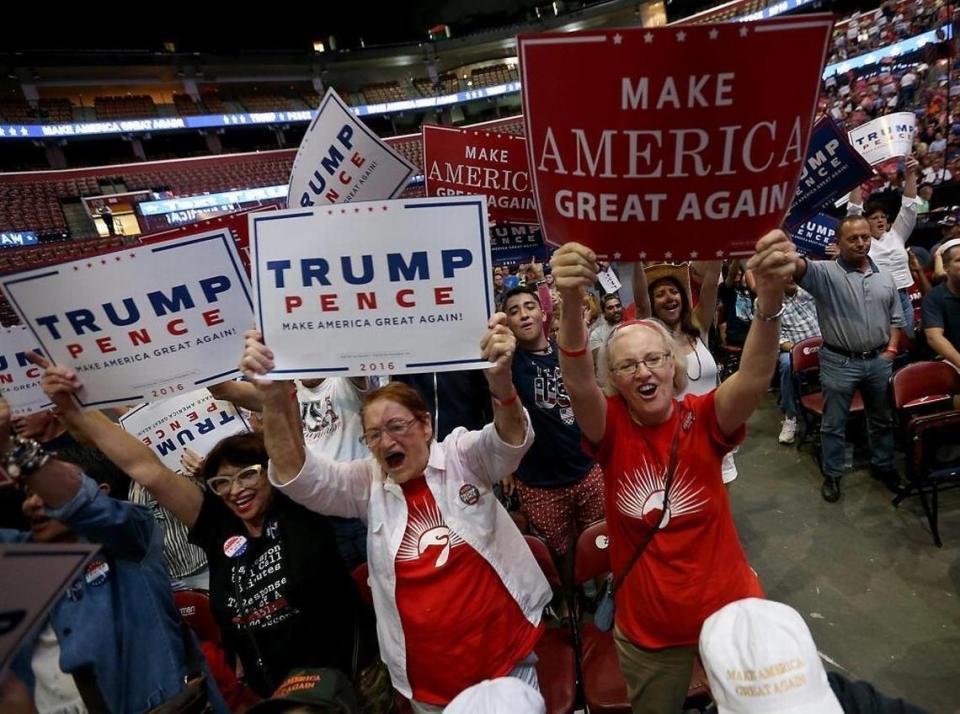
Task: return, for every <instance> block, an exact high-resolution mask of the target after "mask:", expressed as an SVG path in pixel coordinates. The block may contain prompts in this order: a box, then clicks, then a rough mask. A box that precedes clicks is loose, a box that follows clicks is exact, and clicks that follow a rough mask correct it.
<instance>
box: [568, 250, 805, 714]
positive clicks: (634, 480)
mask: <svg viewBox="0 0 960 714" xmlns="http://www.w3.org/2000/svg"><path fill="white" fill-rule="evenodd" d="M795 258H796V252H795V251H794V248H793V244H792V243H791V242H790V241H789V240H788V239H787V237H786V236H785V235H784V234H783V233H782V232H780V231H774V232H772V233H768V234H767V235H766V236H764V237H763V238H762V239H761V240H760V241H759V242H758V243H757V245H756V253H755V254H754V256H753V257H752V258H751V259H750V268H751V269H752V270H753V272H754V275H755V277H756V280H757V294H758V301H757V309H756V312H755V315H754V319H753V324H752V326H751V327H750V332H749V334H748V336H747V340H746V344H745V345H744V349H743V357H742V360H741V364H740V370H739V371H738V372H737V373H736V374H734V375H733V376H732V377H730V379H728V380H727V381H726V382H724V383H723V384H721V385H720V386H719V387H717V388H716V389H711V390H710V391H709V392H708V393H706V394H702V395H698V394H690V393H687V394H686V395H685V396H683V397H681V395H682V394H684V390H685V389H686V387H687V380H688V374H687V369H686V368H687V351H688V349H689V348H688V347H686V346H685V345H684V344H683V343H682V342H679V341H678V340H677V339H676V338H675V336H674V335H673V334H672V331H671V330H670V328H669V326H667V325H665V324H664V323H663V322H661V321H660V320H657V319H651V318H646V319H640V320H633V321H630V322H624V323H620V324H619V325H618V326H617V327H616V328H615V329H614V330H613V332H611V333H610V336H609V338H608V339H607V342H606V344H605V346H604V347H603V348H602V349H601V350H600V353H599V354H598V357H597V359H598V361H599V366H600V371H599V373H600V377H601V380H602V381H603V382H604V384H605V386H604V388H603V390H602V391H601V387H600V386H599V385H598V384H597V380H596V378H595V376H594V374H595V373H594V364H593V356H592V354H591V351H590V349H589V345H588V338H587V333H586V330H585V329H584V325H583V320H581V319H580V317H579V313H580V311H579V309H577V308H579V306H580V304H581V302H582V299H583V298H582V294H583V290H584V289H590V287H592V286H593V283H594V281H595V280H596V275H597V259H596V255H594V253H593V252H592V251H591V250H590V249H588V248H586V247H585V246H583V245H580V244H578V243H568V244H566V245H564V246H563V247H561V248H560V249H559V250H557V252H556V253H554V256H553V259H552V261H551V264H552V266H553V274H554V275H555V276H556V283H557V287H558V289H559V290H560V293H561V295H562V298H563V304H564V306H565V307H569V308H570V309H569V311H568V310H566V309H565V310H564V313H563V316H562V319H561V325H560V339H559V341H558V344H559V350H560V368H561V369H562V370H563V377H564V383H565V384H566V387H567V392H568V393H569V395H570V401H571V405H572V406H573V413H574V416H575V418H576V420H577V425H578V426H579V427H580V430H581V432H582V433H583V438H584V442H585V444H586V445H588V448H589V451H590V452H591V453H592V455H594V456H595V457H596V459H597V463H599V464H600V466H601V468H602V469H603V473H604V479H605V498H606V504H605V513H606V519H607V525H608V528H609V535H610V561H611V565H612V569H613V588H612V589H613V591H614V603H615V605H616V611H615V616H614V617H613V622H612V624H613V625H614V640H615V642H616V647H617V654H618V657H619V660H620V668H621V670H622V671H623V675H624V679H625V680H626V683H627V693H628V695H629V697H630V701H631V705H632V708H633V712H634V713H635V714H661V713H662V712H677V711H680V709H681V708H682V706H683V702H684V699H685V697H686V692H687V686H688V684H689V682H690V675H691V671H692V668H693V662H694V658H695V657H696V653H697V642H698V638H699V634H700V628H701V625H702V624H703V621H704V619H706V618H707V617H708V616H709V615H711V614H712V613H713V612H714V611H716V610H718V609H720V608H721V607H723V606H724V605H726V604H727V603H729V602H732V601H733V600H739V599H742V598H745V597H763V592H762V590H761V589H760V583H759V581H758V578H757V575H756V573H754V572H753V570H752V569H751V568H750V566H749V564H748V563H747V559H746V556H745V555H744V552H743V548H742V547H741V545H740V541H739V538H738V537H737V531H736V526H735V524H734V522H733V516H732V515H731V512H730V502H729V500H728V498H727V492H726V489H725V488H724V486H723V481H722V478H721V473H720V469H721V466H720V464H721V460H722V458H723V456H724V454H725V453H727V452H728V451H730V449H732V448H733V447H734V446H736V445H737V444H739V443H740V442H741V441H742V440H743V438H744V436H745V430H744V424H745V422H746V421H747V419H748V418H749V417H750V415H751V414H752V413H753V411H754V409H755V408H756V407H757V405H758V404H759V403H760V400H761V399H762V398H763V395H764V394H765V393H766V390H767V385H768V384H769V383H770V378H771V377H772V376H773V370H774V367H775V366H776V362H777V347H778V343H779V325H780V322H779V318H780V314H781V313H782V312H783V310H782V304H783V303H782V301H783V294H784V285H785V281H786V279H787V277H788V276H789V275H791V274H792V271H793V267H794V260H795ZM678 306H679V301H677V307H678ZM639 312H640V311H639V310H638V313H639ZM606 612H608V613H609V608H607V609H606ZM600 613H601V611H600V610H598V616H599V615H600ZM598 620H599V617H598Z"/></svg>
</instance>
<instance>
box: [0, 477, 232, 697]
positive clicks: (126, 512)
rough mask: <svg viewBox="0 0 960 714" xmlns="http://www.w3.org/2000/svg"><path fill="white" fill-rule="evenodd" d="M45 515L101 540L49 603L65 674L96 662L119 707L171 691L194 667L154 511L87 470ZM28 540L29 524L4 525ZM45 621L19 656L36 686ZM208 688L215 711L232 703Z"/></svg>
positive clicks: (7, 537) (2, 532) (4, 535)
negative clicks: (34, 661)
mask: <svg viewBox="0 0 960 714" xmlns="http://www.w3.org/2000/svg"><path fill="white" fill-rule="evenodd" d="M46 515H47V516H49V517H50V518H53V519H56V520H58V521H61V522H63V523H65V524H67V525H68V526H69V527H70V529H71V530H73V531H74V532H75V533H77V534H79V535H80V536H81V537H83V538H85V539H86V540H89V541H90V542H93V543H99V544H101V545H102V546H103V548H102V549H101V550H100V551H99V552H98V553H97V554H96V555H95V556H94V558H93V560H91V562H90V564H89V565H88V566H87V567H86V569H85V572H84V573H83V574H82V575H81V576H80V577H79V578H78V579H77V580H76V581H74V583H73V584H72V585H71V586H70V587H69V588H68V589H67V592H66V593H64V595H63V597H61V598H60V600H59V601H58V602H57V603H56V604H55V605H54V606H53V609H52V610H51V611H50V623H51V624H52V626H53V630H54V632H55V633H56V635H57V641H58V642H59V645H60V669H61V670H63V671H64V672H65V673H67V674H74V673H77V672H80V671H83V670H85V669H92V672H93V675H94V677H95V678H96V683H97V686H98V687H99V689H100V693H101V695H102V697H103V701H104V703H105V704H106V705H107V707H108V709H109V711H110V712H112V713H114V714H119V713H121V712H122V713H124V714H125V713H126V712H143V711H145V710H148V709H150V708H152V707H155V706H158V705H159V704H162V703H163V702H165V701H167V700H168V699H170V698H171V697H173V696H174V695H175V694H177V693H178V692H179V691H180V690H181V689H182V688H183V684H184V680H185V677H186V675H187V673H188V672H187V664H186V657H185V654H184V646H183V638H182V636H181V633H180V625H179V622H180V615H179V613H178V612H177V609H176V607H175V606H174V602H173V597H172V594H171V590H170V578H169V575H168V574H167V569H166V566H165V565H164V561H163V532H162V530H161V529H160V528H159V527H158V526H157V523H156V521H155V520H154V518H153V514H152V513H151V512H150V510H149V509H147V508H144V507H142V506H136V505H134V504H132V503H128V502H126V501H119V500H117V499H114V498H110V497H109V496H107V495H106V494H104V493H103V492H102V491H101V490H100V489H99V488H98V487H97V484H96V482H94V481H93V480H92V479H90V478H89V477H87V476H83V480H82V483H81V486H80V488H79V490H78V491H77V493H76V495H75V496H74V497H73V498H72V499H71V500H70V501H69V502H68V503H66V504H64V505H63V506H62V507H60V508H47V509H46ZM29 541H30V533H29V532H23V531H14V530H8V529H0V542H5V543H17V542H19V543H25V542H29ZM42 625H43V623H41V624H40V627H38V628H37V630H36V631H35V632H34V633H33V634H32V636H31V637H32V639H28V640H27V642H26V643H25V645H24V646H23V647H22V648H21V650H20V652H19V653H18V655H17V657H16V659H15V660H14V663H13V671H14V673H15V674H16V675H17V676H18V677H19V678H20V679H21V680H22V681H23V682H24V683H25V684H26V686H27V687H28V688H29V689H30V691H32V690H33V687H34V676H33V671H32V669H31V657H32V653H33V645H34V642H35V641H36V638H37V637H38V636H39V634H40V632H41V631H42ZM198 656H199V657H200V658H201V659H202V655H201V654H199V653H198ZM208 681H210V678H209V676H208ZM210 695H211V701H212V702H213V704H214V708H215V709H216V710H217V711H223V712H226V711H228V709H227V707H226V705H225V704H224V703H223V700H222V698H221V697H220V694H219V692H218V691H217V689H216V686H215V685H212V684H211V685H210Z"/></svg>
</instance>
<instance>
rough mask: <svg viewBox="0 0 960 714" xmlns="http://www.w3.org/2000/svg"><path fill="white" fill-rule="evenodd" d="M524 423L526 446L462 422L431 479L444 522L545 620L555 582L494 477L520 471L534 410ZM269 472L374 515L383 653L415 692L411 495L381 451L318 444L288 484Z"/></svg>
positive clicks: (436, 454) (300, 492)
mask: <svg viewBox="0 0 960 714" xmlns="http://www.w3.org/2000/svg"><path fill="white" fill-rule="evenodd" d="M524 423H525V433H524V440H523V443H522V444H520V445H519V446H512V445H510V444H507V443H506V442H505V441H503V440H502V439H501V438H500V436H499V435H498V434H497V431H496V428H495V427H494V425H493V424H487V425H486V426H485V427H484V428H483V429H481V430H480V431H467V430H466V429H464V428H463V427H458V428H456V429H454V430H453V432H451V433H450V435H449V436H447V438H446V439H444V440H443V441H442V442H441V443H439V444H438V443H436V442H433V443H432V444H431V445H430V457H429V460H428V462H427V469H426V471H425V472H424V478H425V479H426V480H427V486H428V487H429V488H430V492H431V493H432V494H433V497H434V500H435V501H436V503H437V507H438V508H439V509H440V513H441V515H442V516H443V520H444V523H446V525H447V526H448V527H449V528H450V529H451V530H453V531H455V532H456V533H457V534H458V535H459V536H460V537H461V538H463V539H464V540H465V541H466V542H467V543H468V544H469V545H470V546H471V547H472V548H473V549H474V550H475V551H476V552H477V553H478V554H479V555H480V556H481V557H482V558H483V559H484V560H486V561H487V562H488V563H489V564H490V566H491V567H492V568H493V570H494V571H495V572H496V573H497V575H498V576H499V577H500V579H501V580H502V581H503V584H504V586H505V587H506V589H507V591H508V592H509V593H510V595H511V596H512V597H513V599H514V600H515V601H516V603H517V605H518V606H519V607H520V609H521V611H522V612H523V614H524V616H525V617H526V618H527V620H529V621H530V623H531V624H533V625H538V624H539V623H540V616H541V614H542V612H543V608H544V607H546V605H547V603H548V602H549V601H550V597H551V591H550V585H549V583H548V582H547V580H546V578H545V577H544V575H543V572H542V571H541V570H540V567H539V566H538V565H537V561H536V559H535V558H534V557H533V554H532V553H531V552H530V548H529V547H527V544H526V541H525V540H524V538H523V535H522V534H521V533H520V531H519V530H518V529H517V527H516V525H515V524H514V522H513V520H512V519H511V518H510V516H509V515H508V514H507V511H506V510H505V509H504V508H503V506H502V505H500V502H499V501H498V500H497V498H496V496H495V495H494V493H493V484H495V483H497V482H499V481H500V480H501V479H502V478H504V477H505V476H506V475H507V474H511V473H513V472H514V471H515V470H516V468H517V466H518V465H519V463H520V460H521V459H522V458H523V456H524V454H526V453H527V450H528V449H529V448H530V445H531V444H532V443H533V437H534V435H533V429H532V428H531V426H530V417H529V415H528V414H527V412H526V410H524ZM268 474H269V478H270V483H272V484H273V485H274V486H275V487H276V488H278V489H280V490H281V491H282V492H283V493H284V494H286V495H287V496H289V497H290V498H292V499H293V500H294V501H296V502H297V503H300V504H302V505H304V506H306V507H307V508H309V509H311V510H313V511H317V512H318V513H323V514H325V515H330V516H340V517H341V518H360V519H362V520H363V521H365V522H366V524H367V556H368V558H369V561H368V562H369V569H370V588H371V591H372V593H373V605H374V610H375V611H376V615H377V636H378V638H379V640H380V654H381V656H382V657H383V661H384V663H385V664H386V665H387V668H388V669H389V670H390V679H391V681H392V682H393V686H394V687H395V688H396V689H397V691H399V692H400V693H401V694H403V695H404V696H406V697H410V696H412V692H411V689H410V681H409V679H408V678H407V667H406V639H405V637H404V632H403V626H402V624H401V621H400V613H399V611H398V609H397V600H396V586H397V577H396V569H395V564H396V558H397V551H398V550H399V549H400V543H401V541H402V540H403V534H404V531H405V530H406V526H407V502H406V499H405V498H404V495H403V491H402V489H401V488H400V486H399V484H397V483H396V482H395V481H394V480H393V479H391V478H390V477H389V476H386V475H384V473H383V471H382V470H381V468H380V465H379V464H378V463H377V461H376V459H375V458H373V457H370V458H368V459H361V460H356V461H349V462H335V461H330V460H328V459H325V458H323V457H322V456H319V455H317V454H316V453H314V452H312V451H310V450H308V451H307V453H306V461H305V462H304V465H303V468H302V469H301V470H300V473H299V474H297V476H296V477H295V478H294V479H292V480H291V481H288V482H287V483H286V484H280V483H278V482H277V481H276V479H275V474H274V470H273V464H272V463H271V464H270V468H269V469H268ZM478 494H479V497H478Z"/></svg>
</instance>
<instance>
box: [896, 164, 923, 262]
mask: <svg viewBox="0 0 960 714" xmlns="http://www.w3.org/2000/svg"><path fill="white" fill-rule="evenodd" d="M918 168H919V164H918V163H917V160H916V159H915V158H913V157H912V156H910V157H908V158H907V162H906V167H905V168H904V176H905V177H906V178H905V180H904V183H903V202H902V203H901V204H900V212H899V213H897V217H896V219H894V221H893V225H892V226H891V227H890V230H891V232H892V233H893V234H894V235H895V236H897V238H899V239H900V242H901V243H902V244H904V245H906V243H907V240H908V239H909V238H910V234H911V233H913V229H914V228H915V227H916V225H917V201H916V198H917V171H918Z"/></svg>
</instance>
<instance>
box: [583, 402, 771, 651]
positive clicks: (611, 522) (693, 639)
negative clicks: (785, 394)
mask: <svg viewBox="0 0 960 714" xmlns="http://www.w3.org/2000/svg"><path fill="white" fill-rule="evenodd" d="M715 393H716V392H715V391H712V392H709V393H707V394H704V395H701V396H694V395H687V396H686V397H685V398H684V400H683V402H682V408H681V403H680V402H674V410H673V414H672V416H671V417H670V419H668V420H667V421H666V422H665V423H664V424H660V425H657V426H653V427H642V426H639V425H638V424H637V423H636V422H634V421H633V419H632V418H631V417H630V414H629V412H628V410H627V406H626V404H625V402H624V401H623V399H621V398H620V397H618V396H617V397H610V398H609V399H608V400H607V424H606V431H605V432H604V435H603V438H602V439H601V441H600V443H599V444H598V445H597V446H596V448H595V451H596V458H597V463H599V464H600V466H601V468H602V469H603V473H604V478H605V479H606V496H605V497H606V504H605V505H606V517H607V526H608V528H609V531H610V561H611V565H612V567H613V572H614V573H617V574H618V573H620V572H622V571H623V569H624V567H625V566H626V564H627V562H628V561H629V560H630V558H631V557H632V555H633V553H634V552H635V550H636V548H637V545H638V544H639V543H640V542H642V539H643V538H644V535H645V534H646V533H647V532H648V531H649V529H650V528H653V527H655V526H656V524H657V520H658V519H659V518H660V513H661V510H662V507H663V489H664V483H665V477H666V469H667V466H668V464H669V462H670V446H671V444H672V442H673V435H674V432H675V430H676V428H677V422H678V420H680V419H681V418H682V417H683V415H684V413H686V416H685V417H683V421H682V422H681V431H680V444H679V451H678V453H679V459H678V461H677V468H676V472H675V473H674V477H673V485H672V486H671V487H670V495H669V501H668V502H669V507H668V511H667V515H666V517H665V518H664V522H663V524H662V525H661V530H659V531H658V532H657V533H656V535H655V536H654V537H653V540H652V541H651V542H650V545H649V546H647V549H646V550H645V551H644V553H643V555H641V556H640V559H639V560H638V561H637V562H636V563H635V564H634V566H633V569H632V570H631V571H630V573H629V575H628V576H627V579H626V581H625V582H624V583H623V584H622V585H621V586H620V589H619V590H618V591H617V595H616V598H617V609H616V623H617V626H618V627H619V628H620V630H621V632H623V633H624V634H625V635H626V636H627V637H628V638H629V639H630V640H631V641H632V642H634V643H636V644H637V645H640V646H641V647H646V648H650V649H657V648H662V647H676V646H681V645H696V644H697V642H698V640H699V637H700V628H701V626H702V625H703V621H704V620H705V619H706V618H707V617H709V616H710V615H711V614H713V613H714V612H716V611H717V610H719V609H720V608H721V607H723V606H724V605H726V604H728V603H730V602H733V601H734V600H740V599H741V598H747V597H761V598H762V597H763V596H764V595H763V591H762V590H761V588H760V583H759V581H758V579H757V576H756V573H754V572H753V570H751V568H750V566H749V564H748V563H747V558H746V556H745V555H744V552H743V547H742V546H741V545H740V539H739V538H738V536H737V529H736V525H735V524H734V522H733V515H732V514H731V512H730V501H729V499H728V498H727V491H726V488H724V485H723V480H722V478H721V475H720V462H721V459H722V458H723V455H724V454H726V453H727V452H729V451H731V450H733V448H734V447H735V446H737V445H738V444H739V443H741V442H742V441H743V438H744V436H745V434H746V430H745V428H744V427H741V428H740V429H739V430H737V433H736V434H734V435H733V436H731V437H726V436H724V435H723V434H722V433H721V432H720V427H719V425H718V424H717V414H716V411H715V409H714V394H715Z"/></svg>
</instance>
